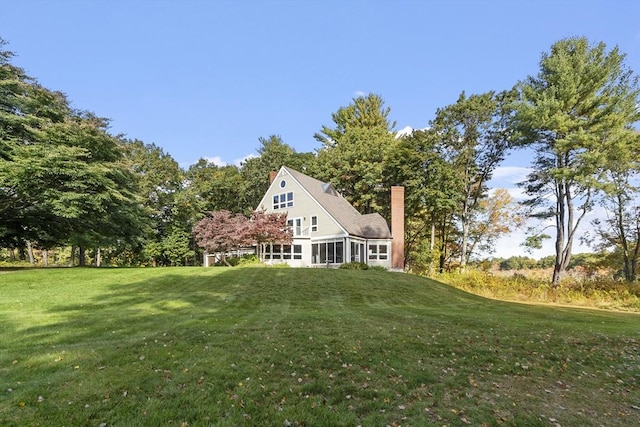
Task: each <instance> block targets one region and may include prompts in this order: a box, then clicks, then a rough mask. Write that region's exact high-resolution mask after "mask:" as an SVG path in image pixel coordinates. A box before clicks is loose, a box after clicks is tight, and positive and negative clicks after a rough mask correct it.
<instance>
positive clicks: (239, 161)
mask: <svg viewBox="0 0 640 427" xmlns="http://www.w3.org/2000/svg"><path fill="white" fill-rule="evenodd" d="M254 157H258V156H256V155H255V154H253V153H251V154H247V155H246V156H244V157H241V158H239V159H235V160H234V161H233V162H227V161H226V160H224V159H223V158H222V157H220V156H212V157H204V159H205V160H206V161H207V162H209V163H213V164H214V165H216V166H220V167H222V166H229V165H234V166H237V167H241V166H242V164H243V163H244V162H246V161H247V160H249V159H253V158H254Z"/></svg>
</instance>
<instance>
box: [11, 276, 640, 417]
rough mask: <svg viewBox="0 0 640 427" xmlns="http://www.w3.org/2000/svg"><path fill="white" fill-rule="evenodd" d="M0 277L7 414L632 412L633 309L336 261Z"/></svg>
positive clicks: (513, 414)
mask: <svg viewBox="0 0 640 427" xmlns="http://www.w3.org/2000/svg"><path fill="white" fill-rule="evenodd" d="M88 284H90V286H88ZM0 289H2V298H0V313H2V314H3V335H2V340H0V378H2V393H3V395H2V399H0V424H2V425H4V426H22V425H86V424H92V425H98V424H106V425H167V424H172V425H180V424H183V425H187V424H188V425H201V424H212V425H239V426H242V425H269V426H282V425H288V424H291V425H299V426H301V425H309V426H312V425H313V426H315V425H332V426H338V425H363V426H369V425H375V426H378V425H379V426H384V425H393V424H396V425H445V424H446V425H451V426H462V425H478V426H480V425H483V424H486V425H504V426H518V425H519V426H523V425H527V426H531V425H553V424H554V423H557V424H562V425H576V426H577V425H579V426H599V425H608V426H624V425H638V424H639V422H640V415H639V414H638V412H637V410H635V409H633V406H634V405H637V395H638V381H639V380H638V374H640V372H639V371H638V366H637V355H638V343H637V331H638V315H637V314H622V313H612V312H604V311H595V310H589V311H587V310H575V309H568V308H564V307H543V306H536V305H524V304H512V303H506V302H500V301H490V300H487V299H485V298H479V297H477V296H474V295H471V294H469V293H466V292H462V291H460V290H457V289H454V288H452V287H450V286H446V285H444V284H442V283H439V282H435V281H432V280H428V279H424V278H419V277H416V276H412V275H407V274H393V275H391V274H388V273H383V272H377V271H367V272H361V271H349V270H337V269H336V270H332V269H329V270H327V269H293V268H290V269H270V268H233V269H230V268H216V269H204V268H180V269H176V268H164V269H153V268H146V269H101V270H97V269H81V268H76V269H49V270H46V271H44V270H42V269H33V270H28V271H19V272H8V273H5V272H3V273H2V274H0ZM547 289H549V287H548V286H547ZM21 301H29V303H28V304H26V303H25V304H20V303H19V302H21ZM601 389H604V390H606V392H605V393H601V392H599V390H601ZM594 393H595V394H597V398H594ZM212 402H213V404H212ZM541 408H544V411H541ZM550 419H552V420H550ZM88 420H89V421H88Z"/></svg>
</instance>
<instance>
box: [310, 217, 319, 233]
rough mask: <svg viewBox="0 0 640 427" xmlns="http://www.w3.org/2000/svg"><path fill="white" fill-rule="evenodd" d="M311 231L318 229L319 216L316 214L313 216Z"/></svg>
mask: <svg viewBox="0 0 640 427" xmlns="http://www.w3.org/2000/svg"><path fill="white" fill-rule="evenodd" d="M311 231H318V217H317V216H315V215H314V216H312V217H311Z"/></svg>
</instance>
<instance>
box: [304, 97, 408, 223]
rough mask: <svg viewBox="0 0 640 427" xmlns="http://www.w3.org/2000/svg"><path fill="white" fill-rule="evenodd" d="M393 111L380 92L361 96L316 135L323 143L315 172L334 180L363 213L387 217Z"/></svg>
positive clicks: (334, 116) (328, 180)
mask: <svg viewBox="0 0 640 427" xmlns="http://www.w3.org/2000/svg"><path fill="white" fill-rule="evenodd" d="M389 112H390V108H388V107H385V106H384V100H383V99H382V98H381V97H380V96H379V95H375V94H369V95H367V96H359V97H357V98H354V99H353V101H352V103H351V104H349V105H348V106H346V107H340V108H339V109H338V111H337V112H335V113H333V114H332V116H331V117H332V119H333V122H334V127H333V128H331V127H328V126H323V127H322V129H321V131H320V132H318V133H316V134H315V135H314V137H315V138H316V139H317V140H318V141H320V142H321V143H322V147H321V148H320V149H319V150H318V157H317V163H316V168H315V171H314V172H315V173H314V175H315V176H316V177H317V178H318V179H321V180H323V181H325V182H330V183H331V184H333V186H334V187H335V188H336V189H337V190H338V191H339V192H340V193H341V194H342V195H343V196H344V197H345V198H346V199H347V200H348V201H349V202H350V203H351V204H352V205H353V206H354V207H355V208H356V209H358V211H360V212H361V213H371V212H380V213H381V214H382V215H383V216H385V217H387V218H388V216H389V214H388V206H389V200H390V196H389V188H387V186H386V185H385V184H386V180H385V177H384V174H383V173H384V159H385V156H386V155H387V152H388V151H389V150H390V149H391V148H392V147H393V146H394V144H395V138H394V133H395V131H394V128H395V122H390V121H389V119H388V115H389Z"/></svg>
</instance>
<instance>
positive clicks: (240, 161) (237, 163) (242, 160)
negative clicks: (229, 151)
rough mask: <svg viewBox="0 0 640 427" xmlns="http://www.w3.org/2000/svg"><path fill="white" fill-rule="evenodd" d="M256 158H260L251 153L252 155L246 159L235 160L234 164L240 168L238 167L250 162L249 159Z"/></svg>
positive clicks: (245, 157) (248, 155)
mask: <svg viewBox="0 0 640 427" xmlns="http://www.w3.org/2000/svg"><path fill="white" fill-rule="evenodd" d="M256 157H258V156H256V155H255V154H253V153H251V154H247V155H246V156H244V157H242V158H240V159H235V160H234V161H233V164H234V165H236V166H238V167H240V166H242V164H243V163H244V162H246V161H247V160H249V159H254V158H256Z"/></svg>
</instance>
